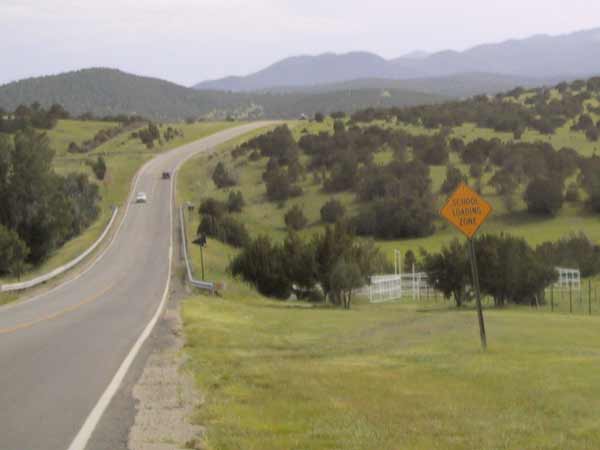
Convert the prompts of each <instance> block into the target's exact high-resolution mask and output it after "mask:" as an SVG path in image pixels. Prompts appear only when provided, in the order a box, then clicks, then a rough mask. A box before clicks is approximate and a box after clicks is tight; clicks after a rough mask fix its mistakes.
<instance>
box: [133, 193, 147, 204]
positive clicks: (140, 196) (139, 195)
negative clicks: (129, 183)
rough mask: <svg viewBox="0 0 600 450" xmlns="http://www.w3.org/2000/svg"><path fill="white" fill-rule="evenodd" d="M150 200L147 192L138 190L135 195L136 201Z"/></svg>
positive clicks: (144, 201)
mask: <svg viewBox="0 0 600 450" xmlns="http://www.w3.org/2000/svg"><path fill="white" fill-rule="evenodd" d="M147 201H148V197H147V196H146V193H145V192H138V193H137V195H136V196H135V202H136V203H146V202H147Z"/></svg>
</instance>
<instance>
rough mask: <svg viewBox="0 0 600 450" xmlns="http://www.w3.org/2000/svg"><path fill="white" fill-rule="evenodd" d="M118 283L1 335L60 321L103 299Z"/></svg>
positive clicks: (11, 328)
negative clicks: (52, 321)
mask: <svg viewBox="0 0 600 450" xmlns="http://www.w3.org/2000/svg"><path fill="white" fill-rule="evenodd" d="M117 283H118V282H115V283H113V284H111V285H110V286H108V287H107V288H106V289H104V290H103V291H101V292H99V293H97V294H96V295H92V296H91V297H89V298H87V299H85V300H82V301H81V302H79V303H76V304H74V305H71V306H68V307H66V308H63V309H61V310H60V311H57V312H55V313H52V314H48V315H47V316H44V317H40V318H39V319H35V320H32V321H30V322H24V323H20V324H18V325H15V326H14V327H10V328H0V334H11V333H14V332H15V331H19V330H24V329H26V328H31V327H32V326H34V325H37V324H38V323H41V322H47V321H49V320H54V319H58V318H59V317H62V316H64V315H65V314H68V313H70V312H73V311H77V310H78V309H80V308H81V307H83V306H85V305H89V304H90V303H93V302H95V301H96V300H98V299H99V298H100V297H102V296H103V295H104V294H106V293H107V292H108V291H110V290H111V289H112V288H113V287H115V286H116V285H117Z"/></svg>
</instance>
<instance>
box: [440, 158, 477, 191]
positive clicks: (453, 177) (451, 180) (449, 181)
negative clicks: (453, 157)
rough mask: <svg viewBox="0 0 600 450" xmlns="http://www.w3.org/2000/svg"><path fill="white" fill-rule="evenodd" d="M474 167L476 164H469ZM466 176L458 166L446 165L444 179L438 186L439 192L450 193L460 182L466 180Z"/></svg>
mask: <svg viewBox="0 0 600 450" xmlns="http://www.w3.org/2000/svg"><path fill="white" fill-rule="evenodd" d="M471 167H476V166H471ZM465 178H466V177H465V176H464V175H463V173H462V172H461V171H460V169H459V168H457V167H454V166H453V165H451V164H448V166H447V167H446V179H445V180H444V183H443V184H442V187H441V188H440V192H441V193H442V194H450V193H452V192H453V191H454V190H455V189H456V188H457V187H458V185H459V184H460V183H462V182H464V181H466V179H465Z"/></svg>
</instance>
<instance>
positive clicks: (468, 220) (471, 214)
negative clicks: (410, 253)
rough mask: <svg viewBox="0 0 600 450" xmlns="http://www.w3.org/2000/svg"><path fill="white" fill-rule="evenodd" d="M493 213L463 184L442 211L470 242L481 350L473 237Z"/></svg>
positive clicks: (483, 339) (482, 333)
mask: <svg viewBox="0 0 600 450" xmlns="http://www.w3.org/2000/svg"><path fill="white" fill-rule="evenodd" d="M491 212H492V205H490V204H489V203H488V202H487V201H485V199H484V198H483V197H482V196H481V195H479V194H478V193H477V192H475V191H474V190H473V189H471V188H470V187H469V186H467V185H466V184H465V183H461V184H460V185H459V186H458V188H456V190H455V191H454V192H453V193H452V195H451V196H450V197H449V198H448V201H447V202H446V204H445V205H444V206H443V207H442V209H440V215H441V216H442V217H443V218H444V219H446V220H447V221H448V222H450V223H451V224H452V225H454V226H455V227H456V229H458V231H460V232H461V233H462V234H464V235H465V236H466V237H467V239H468V241H469V260H470V262H471V276H472V278H473V287H474V288H475V301H476V302H477V319H478V321H479V337H480V339H481V348H482V349H483V350H484V351H485V350H486V348H487V337H486V334H485V322H484V320H483V308H482V306H481V290H480V288H479V271H478V269H477V259H476V257H475V243H474V242H473V236H475V233H477V230H478V229H479V227H480V226H481V225H482V224H483V222H485V220H486V219H487V218H488V216H489V215H490V213H491Z"/></svg>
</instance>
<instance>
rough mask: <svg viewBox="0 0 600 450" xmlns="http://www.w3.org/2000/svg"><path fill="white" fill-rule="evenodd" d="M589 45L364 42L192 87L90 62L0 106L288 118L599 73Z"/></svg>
mask: <svg viewBox="0 0 600 450" xmlns="http://www.w3.org/2000/svg"><path fill="white" fill-rule="evenodd" d="M599 55H600V28H598V29H595V30H589V31H581V32H577V33H572V34H568V35H562V36H554V37H552V36H534V37H531V38H528V39H523V40H510V41H506V42H503V43H499V44H488V45H481V46H478V47H474V48H472V49H470V50H467V51H464V52H455V51H444V52H439V53H433V54H428V53H425V52H421V51H416V52H412V53H409V54H407V55H404V56H402V57H400V58H397V59H392V60H385V59H383V58H381V57H379V56H377V55H374V54H372V53H366V52H353V53H347V54H343V55H336V54H333V53H326V54H323V55H319V56H296V57H292V58H287V59H285V60H282V61H280V62H277V63H275V64H273V65H271V66H269V67H267V68H266V69H264V70H261V71H259V72H256V73H254V74H251V75H248V76H245V77H228V78H223V79H221V80H215V81H207V82H203V83H199V84H197V85H196V86H194V88H188V87H184V86H180V85H177V84H175V83H171V82H168V81H164V80H159V79H156V78H149V77H141V76H137V75H132V74H128V73H125V72H122V71H119V70H116V69H106V68H92V69H83V70H79V71H75V72H67V73H63V74H59V75H53V76H45V77H38V78H29V79H25V80H21V81H17V82H13V83H8V84H5V85H3V86H0V108H3V109H5V110H14V108H16V107H17V106H18V105H19V104H31V103H33V102H39V103H41V104H42V105H43V106H49V105H51V104H52V103H60V104H61V105H63V106H64V107H65V108H66V109H67V110H68V111H69V112H70V113H71V114H73V115H80V114H83V113H85V112H91V113H93V114H94V115H97V116H105V115H116V114H139V115H143V116H145V117H148V118H151V119H154V120H159V121H170V120H181V119H185V118H188V117H193V118H199V117H204V118H224V117H226V116H229V115H232V116H234V117H238V118H249V119H255V118H263V117H268V118H294V117H298V116H300V115H301V114H306V115H309V116H310V115H313V114H314V113H315V112H323V113H330V112H333V111H345V112H353V111H355V110H357V109H362V108H365V107H368V106H386V107H387V106H412V105H417V104H426V103H434V102H441V101H445V100H448V99H451V98H461V97H468V96H472V95H476V94H493V93H497V92H502V91H506V90H510V89H512V88H514V87H517V86H522V87H533V86H543V85H546V86H547V85H554V84H557V83H558V82H559V81H563V80H565V81H569V80H572V79H574V78H578V77H581V78H586V77H589V76H592V75H597V74H600V57H599Z"/></svg>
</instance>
